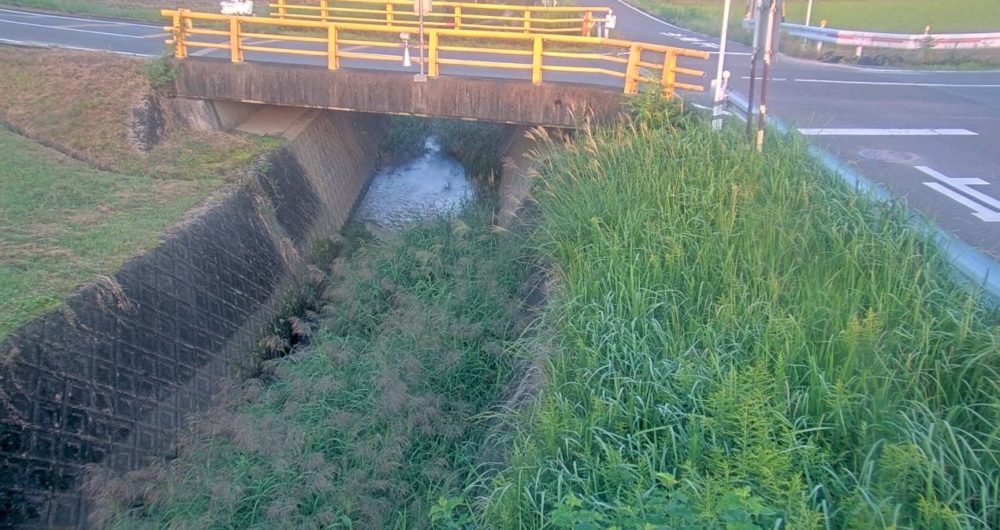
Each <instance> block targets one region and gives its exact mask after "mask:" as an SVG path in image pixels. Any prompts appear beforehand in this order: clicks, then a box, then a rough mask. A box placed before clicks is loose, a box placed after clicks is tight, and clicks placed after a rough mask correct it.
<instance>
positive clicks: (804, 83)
mask: <svg viewBox="0 0 1000 530" xmlns="http://www.w3.org/2000/svg"><path fill="white" fill-rule="evenodd" d="M578 3H579V4H582V5H597V6H600V5H609V4H610V5H611V6H612V7H613V8H614V10H615V13H616V14H617V15H618V33H619V36H621V37H622V38H626V39H632V40H637V41H644V42H654V43H660V44H667V45H672V46H682V47H687V48H694V49H703V50H706V51H709V52H716V50H717V49H718V42H717V39H712V38H709V37H706V36H704V35H700V34H697V33H694V32H691V31H688V30H686V29H684V28H680V27H677V26H674V25H671V24H668V23H666V22H662V21H659V20H657V19H655V18H654V17H652V16H650V15H648V14H646V13H643V12H641V11H639V10H637V9H635V8H632V7H630V6H628V5H627V4H624V3H623V2H621V0H580V1H579V2H578ZM166 37H167V36H166V34H164V32H163V29H162V28H161V27H160V26H155V25H151V24H145V23H134V22H129V21H119V20H107V19H99V18H92V17H80V16H67V15H53V14H44V13H34V12H29V11H24V10H19V9H12V8H0V43H2V42H10V43H35V44H49V45H56V46H61V47H67V48H74V49H85V50H103V51H112V52H117V53H128V54H135V55H145V56H156V55H159V54H160V53H161V52H162V50H163V40H164V39H165V38H166ZM729 52H730V53H729V54H727V59H726V68H727V69H728V70H730V71H731V72H732V79H731V82H730V88H731V89H732V90H736V91H739V92H742V93H743V94H746V91H747V87H748V80H747V73H748V71H749V53H748V50H747V48H746V47H745V46H742V45H740V44H737V43H730V44H729ZM223 53H224V52H223ZM198 54H204V55H210V56H219V55H221V54H220V52H212V51H210V50H204V52H197V53H195V55H198ZM712 57H713V59H712V60H711V61H710V64H708V65H706V64H705V63H704V62H701V63H700V64H697V63H695V64H694V66H696V67H698V68H701V69H704V70H706V71H708V72H714V71H715V64H716V61H717V58H718V54H717V53H715V54H714V55H713V56H712ZM246 58H247V59H248V60H269V61H294V62H304V63H312V62H315V63H316V64H325V59H322V58H318V59H309V58H294V57H288V56H276V55H266V54H249V53H248V54H247V56H246ZM682 64H685V63H682ZM686 64H692V63H691V62H688V63H686ZM342 66H343V67H348V68H379V69H387V68H388V69H393V70H401V69H403V68H402V66H401V65H399V64H397V63H383V62H380V63H375V62H367V61H357V60H354V61H344V62H343V63H342ZM442 73H443V74H451V75H477V76H481V75H485V76H499V75H505V76H507V77H520V78H528V77H530V73H529V72H526V71H511V72H509V73H502V74H498V73H496V71H493V72H490V71H484V70H479V69H475V68H464V67H450V68H443V69H442ZM546 80H548V81H570V80H572V81H574V82H589V83H595V84H606V83H609V82H611V81H610V80H609V78H600V77H594V76H592V77H581V76H578V75H573V74H555V75H551V76H550V75H548V74H546ZM705 83H706V84H707V80H705ZM696 99H697V100H699V101H701V102H705V101H706V100H705V97H704V96H702V97H700V98H696ZM768 108H769V112H770V113H772V114H773V115H775V116H778V117H780V118H781V119H782V120H784V121H785V122H786V123H788V124H789V125H791V126H793V127H796V128H799V129H800V130H801V131H802V132H803V133H804V134H807V135H808V136H809V138H810V140H812V141H813V142H815V143H816V144H817V145H819V146H821V147H823V148H825V149H827V150H828V151H830V152H832V153H833V154H835V155H836V156H838V157H839V158H840V159H841V160H842V161H844V162H845V163H847V164H848V165H851V166H854V167H856V168H857V169H858V170H860V172H861V173H863V174H864V175H866V176H867V177H869V178H870V179H871V180H873V181H875V182H877V183H879V184H881V185H883V186H885V187H886V188H887V189H888V190H889V191H890V192H891V193H892V194H893V195H895V196H897V197H901V198H904V199H905V200H906V201H907V203H908V204H909V205H910V206H911V207H913V208H915V209H916V210H918V211H920V212H922V213H923V214H925V215H927V216H928V217H930V218H931V219H933V220H934V221H935V222H937V223H938V224H939V226H941V227H942V228H944V229H945V230H948V231H950V232H952V233H954V234H955V235H957V236H958V237H959V238H960V239H962V240H964V241H965V242H967V243H969V244H971V245H972V246H973V247H975V248H977V249H978V250H979V251H981V252H982V253H984V254H986V255H988V256H990V257H992V258H993V259H995V260H996V259H1000V169H998V168H1000V71H993V72H945V71H912V70H894V69H884V68H863V67H856V66H846V65H830V64H821V63H817V62H814V61H806V60H800V59H794V58H790V57H786V56H780V57H779V58H778V60H777V62H776V64H775V67H774V69H773V80H772V83H771V88H770V94H769V101H768Z"/></svg>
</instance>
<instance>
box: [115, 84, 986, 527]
mask: <svg viewBox="0 0 1000 530" xmlns="http://www.w3.org/2000/svg"><path fill="white" fill-rule="evenodd" d="M638 114H639V116H638V118H637V119H636V121H635V122H629V123H623V124H620V125H618V126H616V127H610V128H608V129H606V130H602V131H600V132H597V133H594V134H585V135H582V136H581V137H580V138H579V139H578V141H576V142H575V143H573V144H570V145H560V146H554V147H557V148H558V149H556V150H554V151H553V152H552V153H550V154H548V155H546V156H544V157H542V158H541V159H540V161H539V166H538V169H539V171H540V173H541V177H540V181H539V187H538V196H537V199H538V218H537V220H536V221H535V222H536V223H537V226H536V229H535V230H533V235H532V236H531V237H530V238H528V241H527V242H528V243H531V244H532V247H533V248H534V249H535V252H537V253H538V254H539V255H540V256H542V258H541V259H543V260H544V261H545V262H547V263H549V264H550V265H551V271H552V273H553V274H555V275H556V277H557V278H558V284H557V285H558V288H557V289H556V291H555V293H554V296H553V299H552V300H551V302H550V307H549V308H548V310H547V313H546V314H545V316H544V318H543V321H542V324H541V329H542V330H543V332H542V333H541V334H540V336H541V337H545V339H537V340H538V341H540V344H539V345H538V346H537V347H535V348H532V346H531V344H530V343H531V342H533V341H534V340H536V339H531V338H529V339H527V342H528V345H526V346H524V347H526V348H528V349H535V350H536V351H537V350H539V349H540V350H542V351H549V352H550V354H549V355H550V358H549V359H548V360H547V362H546V363H545V366H544V367H543V372H544V375H543V376H542V378H541V380H542V381H543V382H544V383H543V388H542V389H541V390H540V393H539V395H538V396H537V399H536V400H535V402H534V404H533V405H532V406H530V407H528V408H526V409H522V410H521V411H520V412H517V413H514V414H511V415H510V416H509V417H507V418H506V422H505V424H508V425H514V426H517V427H516V430H514V431H509V430H507V431H505V430H500V431H498V433H499V436H498V437H492V438H491V437H489V436H486V435H485V432H484V429H483V424H482V423H480V422H479V421H478V420H477V418H480V417H481V416H478V414H481V413H482V412H483V411H484V410H488V408H489V406H490V405H491V404H493V403H495V402H496V400H497V399H499V397H500V395H501V394H500V392H499V389H500V388H501V387H503V386H504V385H505V384H506V383H507V379H508V378H509V377H510V374H511V370H510V363H511V362H512V361H511V359H510V358H505V357H504V356H503V355H499V356H498V353H499V352H501V351H502V350H503V349H504V348H510V346H511V342H510V340H511V339H513V337H514V334H511V333H509V332H505V331H502V330H504V329H509V328H507V327H506V326H507V325H508V323H509V321H510V319H511V316H510V313H509V310H508V307H509V306H510V304H511V301H512V289H513V288H514V287H515V286H516V285H517V283H518V281H517V279H518V277H519V274H520V270H521V269H520V267H519V266H517V265H515V263H517V262H516V261H515V257H516V256H518V255H520V250H518V247H519V246H520V245H521V244H522V243H520V242H519V241H518V240H517V239H515V238H511V237H509V235H507V234H489V233H487V232H486V231H485V228H483V227H482V226H481V225H479V224H476V223H473V222H470V223H469V224H468V225H465V224H452V225H449V224H447V223H445V222H441V223H437V224H431V225H429V226H425V227H420V228H417V229H414V230H413V231H410V232H405V233H403V234H401V235H400V236H399V238H398V239H392V240H389V241H387V242H383V243H375V244H372V245H370V246H368V247H366V248H365V249H364V251H363V252H361V253H360V254H358V255H356V256H355V257H353V258H350V259H348V260H347V261H345V262H344V263H342V264H341V265H340V266H339V267H338V268H339V269H340V270H343V271H347V272H346V277H345V279H344V280H343V283H342V284H341V285H342V287H341V288H339V289H337V293H338V295H337V298H336V300H337V301H336V302H335V303H333V304H331V305H330V306H329V307H328V308H327V309H326V312H325V318H324V323H323V324H322V325H321V326H320V329H319V330H318V331H316V332H315V333H314V336H315V337H316V339H315V347H314V349H313V351H312V352H311V353H303V354H301V356H296V357H295V359H294V360H288V361H284V362H282V363H281V364H280V368H279V372H278V376H277V379H276V380H274V381H273V382H270V383H267V382H262V381H251V382H249V383H248V384H247V385H246V391H245V392H244V394H243V395H242V397H239V398H236V400H235V401H234V403H233V404H230V405H229V407H230V409H228V410H230V411H235V414H234V415H232V417H231V418H230V417H228V416H226V414H224V413H222V414H219V413H216V414H217V415H210V416H209V417H208V419H206V420H203V422H202V427H201V428H200V429H199V430H198V431H197V435H196V436H195V437H194V440H195V442H194V443H191V444H188V445H186V449H185V450H184V451H183V453H182V456H181V458H180V459H179V460H177V461H174V462H172V463H170V464H168V465H166V466H165V467H157V468H154V469H153V470H151V471H150V472H147V473H146V474H139V475H138V476H133V477H132V481H129V482H125V483H120V484H119V485H118V486H117V487H116V488H113V489H111V490H109V492H110V493H111V495H112V496H117V502H118V503H119V504H118V508H119V510H126V511H125V514H124V515H122V513H121V512H120V513H119V519H118V520H117V523H118V524H119V525H121V526H122V527H130V526H132V525H136V526H142V525H144V524H146V525H149V526H150V527H153V526H157V525H161V524H165V523H168V522H175V523H184V524H195V525H213V524H214V525H219V526H226V525H229V526H239V527H255V526H256V527H280V526H287V527H308V526H320V525H329V526H332V527H334V528H349V527H351V525H352V524H353V525H354V527H365V528H400V527H411V526H412V527H421V526H428V525H430V526H432V527H437V528H572V529H584V528H643V529H645V528H671V529H688V528H689V529H713V528H718V529H723V528H725V529H733V528H740V529H752V528H761V529H771V528H788V529H795V530H800V529H822V528H856V529H871V528H896V529H905V528H911V529H953V528H954V529H957V528H995V527H997V526H998V524H1000V509H998V508H1000V507H998V500H997V499H998V491H1000V461H998V455H1000V432H998V429H1000V427H998V425H1000V418H998V415H1000V414H998V413H1000V388H998V385H1000V378H998V375H1000V374H998V373H997V370H998V368H1000V326H998V323H1000V315H998V314H997V313H996V312H991V311H989V310H987V309H984V308H983V306H981V305H980V303H979V301H978V299H977V298H976V296H975V295H972V294H970V293H968V292H967V291H966V290H964V289H962V288H960V287H959V286H957V285H956V284H954V283H953V282H952V281H951V280H950V279H949V270H948V266H947V265H946V263H945V262H944V261H943V259H942V258H941V257H940V256H939V255H938V254H937V253H936V252H935V250H934V248H933V247H932V246H931V245H929V244H928V243H927V242H926V241H925V240H923V239H922V238H921V237H919V236H917V235H915V234H914V233H913V232H912V231H911V230H910V229H909V228H908V225H907V222H906V215H907V213H906V212H905V211H904V210H903V209H902V208H900V207H896V206H882V205H878V204H875V203H874V202H873V201H871V200H869V199H866V198H864V197H858V196H856V195H854V194H853V193H852V192H851V191H850V190H847V189H845V187H844V186H843V185H842V184H841V183H840V182H839V181H837V180H835V179H833V178H832V177H829V176H828V175H825V174H823V173H822V172H821V171H819V170H818V169H817V167H816V166H815V165H814V163H812V162H811V161H810V160H809V159H808V158H807V157H806V156H805V154H804V152H803V150H802V148H801V146H799V145H789V144H787V143H775V144H774V145H771V146H770V147H769V148H768V149H767V150H766V152H765V153H764V154H763V155H756V154H754V153H753V152H752V151H751V150H749V149H747V146H746V142H745V141H744V140H743V138H742V137H741V135H740V134H738V133H737V132H735V131H731V132H730V133H727V134H725V135H723V136H717V135H714V134H712V133H710V132H709V131H707V128H706V127H704V124H703V123H701V122H697V121H693V120H691V119H690V118H689V117H682V116H679V115H678V114H677V113H674V112H670V113H664V109H663V108H662V107H661V104H659V103H655V104H650V103H649V102H646V104H645V105H644V106H640V107H639V112H638ZM491 323H492V324H491ZM514 351H521V350H520V349H519V348H515V349H514ZM399 396H407V397H408V398H409V399H403V400H397V399H396V397H399ZM442 404H453V405H455V406H456V407H457V409H455V414H450V413H448V414H444V413H443V409H442V408H441V406H442ZM459 409H460V410H461V412H459ZM428 415H429V417H428ZM220 417H221V418H223V419H222V420H220V419H218V418H220ZM429 418H432V419H429ZM437 421H441V422H443V423H436V422H437ZM460 427H462V428H464V429H465V430H462V429H460ZM428 429H429V430H428ZM456 429H458V430H456ZM484 445H485V446H486V447H489V448H492V450H491V453H492V454H496V452H497V448H501V449H500V452H501V453H504V452H506V453H508V456H507V457H504V458H501V459H500V460H502V461H504V462H506V463H505V464H502V465H500V466H499V468H500V469H499V472H498V473H492V472H486V473H483V474H478V472H479V471H482V470H488V469H492V468H491V467H484V468H481V469H480V470H476V471H473V468H474V464H475V463H476V462H477V459H476V458H475V457H473V456H472V455H477V454H480V452H482V451H484V449H483V448H482V447H483V446H484ZM493 460H495V458H494V459H493ZM469 480H472V483H471V485H470V484H468V483H466V481H469ZM149 481H152V483H153V485H152V487H150V484H149ZM439 497H443V498H444V499H445V500H444V501H443V502H440V503H434V501H435V499H437V498H439ZM432 519H433V522H432Z"/></svg>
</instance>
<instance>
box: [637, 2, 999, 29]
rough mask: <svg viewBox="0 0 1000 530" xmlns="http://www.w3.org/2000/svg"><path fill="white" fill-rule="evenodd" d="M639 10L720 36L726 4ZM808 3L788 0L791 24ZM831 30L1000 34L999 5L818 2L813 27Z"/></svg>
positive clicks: (737, 5)
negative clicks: (824, 26)
mask: <svg viewBox="0 0 1000 530" xmlns="http://www.w3.org/2000/svg"><path fill="white" fill-rule="evenodd" d="M732 2H733V3H732V16H731V17H730V21H731V22H733V23H739V21H740V20H741V19H742V18H743V15H744V6H745V3H744V2H742V1H741V0H732ZM636 3H637V5H639V6H641V7H643V8H645V9H646V10H648V11H650V12H652V13H654V14H657V15H660V16H662V17H664V18H666V19H667V20H671V21H673V22H677V23H679V24H681V25H684V26H687V27H690V28H691V29H694V30H698V31H702V32H706V33H714V34H718V31H719V20H720V19H721V17H722V1H721V0H672V1H670V0H637V2H636ZM807 4H808V2H807V0H787V1H786V2H785V21H786V22H793V23H798V24H801V23H803V22H805V18H806V7H807ZM824 19H825V20H826V21H827V25H828V26H829V27H835V28H845V29H859V30H871V31H887V32H900V33H923V31H924V28H925V27H926V26H928V25H929V26H930V27H931V31H933V32H937V33H947V32H956V33H958V32H975V31H1000V1H997V0H962V1H959V0H813V12H812V23H813V24H819V21H820V20H824Z"/></svg>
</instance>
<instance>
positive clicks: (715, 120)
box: [712, 0, 732, 131]
mask: <svg viewBox="0 0 1000 530" xmlns="http://www.w3.org/2000/svg"><path fill="white" fill-rule="evenodd" d="M722 3H723V6H722V31H721V36H720V37H719V65H718V68H717V69H716V73H715V105H714V106H713V107H712V129H714V130H716V131H721V130H722V105H723V102H724V101H725V99H726V85H725V80H724V79H723V76H724V73H727V72H725V64H726V36H727V35H728V34H729V6H730V4H731V3H732V1H731V0H722ZM725 77H727V78H728V76H725Z"/></svg>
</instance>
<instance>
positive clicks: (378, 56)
mask: <svg viewBox="0 0 1000 530" xmlns="http://www.w3.org/2000/svg"><path fill="white" fill-rule="evenodd" d="M337 57H342V58H344V59H368V60H372V61H392V62H399V61H400V60H402V57H401V56H399V55H386V54H384V53H358V52H342V51H339V50H338V51H337Z"/></svg>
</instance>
